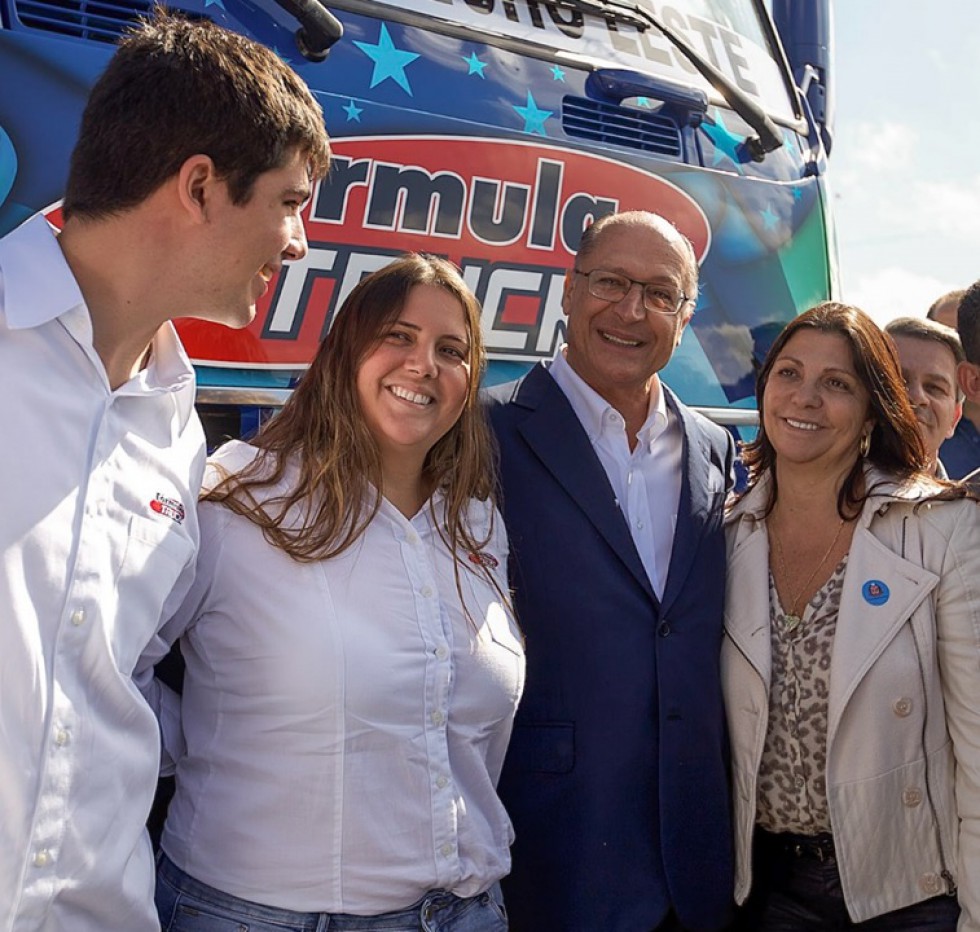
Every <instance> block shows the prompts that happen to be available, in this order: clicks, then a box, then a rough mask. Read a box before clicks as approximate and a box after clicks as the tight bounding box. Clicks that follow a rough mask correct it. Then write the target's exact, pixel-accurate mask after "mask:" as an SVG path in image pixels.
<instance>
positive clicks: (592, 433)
mask: <svg viewBox="0 0 980 932" xmlns="http://www.w3.org/2000/svg"><path fill="white" fill-rule="evenodd" d="M548 371H549V373H550V374H551V376H552V378H553V379H554V380H555V381H556V382H557V383H558V387H559V388H560V389H561V390H562V392H563V393H564V394H565V397H566V398H567V399H568V403H569V404H570V405H571V406H572V410H573V411H574V412H575V415H576V417H578V419H579V422H580V423H581V424H582V427H583V428H584V429H585V432H586V434H587V435H588V437H589V440H590V441H591V442H592V443H593V444H595V443H596V441H597V440H598V439H599V437H600V435H601V434H602V432H603V429H604V428H606V427H607V425H608V420H607V418H608V415H609V413H610V412H613V413H615V414H616V415H617V416H618V417H619V423H620V424H621V422H622V417H621V415H619V412H617V411H616V409H615V408H614V407H613V406H612V405H611V404H609V402H608V401H606V399H605V398H603V397H602V395H600V394H599V393H598V392H597V391H596V390H595V389H594V388H592V386H591V385H589V384H588V383H587V382H586V381H585V379H583V378H582V377H581V376H580V375H579V374H578V373H577V372H576V371H575V370H574V369H573V368H572V367H571V366H570V365H569V364H568V360H567V359H566V358H565V346H564V345H562V346H561V347H559V349H558V352H557V353H556V354H555V358H554V360H553V361H552V363H551V366H550V368H549V369H548ZM666 428H667V399H666V398H665V397H664V392H663V389H662V387H661V385H660V380H659V379H654V380H653V382H652V384H651V387H650V407H649V408H648V409H647V417H646V420H645V421H644V422H643V426H642V427H641V428H640V429H639V430H638V431H637V434H636V436H637V440H638V441H639V442H640V443H642V444H643V445H644V446H646V447H649V446H651V445H652V444H653V443H654V441H655V440H656V439H657V437H659V436H660V435H661V434H662V433H663V432H664V430H665V429H666Z"/></svg>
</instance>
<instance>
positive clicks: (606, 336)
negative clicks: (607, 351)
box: [599, 330, 641, 347]
mask: <svg viewBox="0 0 980 932" xmlns="http://www.w3.org/2000/svg"><path fill="white" fill-rule="evenodd" d="M599 336H601V337H602V339H603V340H605V341H606V342H607V343H612V344H613V346H631V347H636V346H640V345H641V341H640V340H624V339H623V338H622V337H615V336H613V335H612V334H611V333H607V332H606V331H605V330H600V331H599Z"/></svg>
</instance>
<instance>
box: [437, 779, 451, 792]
mask: <svg viewBox="0 0 980 932" xmlns="http://www.w3.org/2000/svg"><path fill="white" fill-rule="evenodd" d="M447 783H449V778H448V777H445V776H440V777H439V778H438V779H437V780H436V786H438V787H439V789H440V790H441V789H444V788H445V787H446V784H447Z"/></svg>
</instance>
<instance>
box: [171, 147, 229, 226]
mask: <svg viewBox="0 0 980 932" xmlns="http://www.w3.org/2000/svg"><path fill="white" fill-rule="evenodd" d="M219 181H220V179H219V178H218V173H217V171H216V169H215V167H214V162H213V161H212V160H211V157H210V156H208V155H201V154H199V155H192V156H190V157H189V158H188V159H186V160H185V161H184V164H183V165H181V166H180V171H178V172H177V197H178V199H179V201H180V204H181V206H182V207H183V208H184V210H186V211H188V213H190V214H191V215H192V217H194V219H197V220H202V221H203V220H207V212H208V208H209V207H210V206H211V202H212V200H213V198H214V192H215V186H216V185H217V184H218V183H219Z"/></svg>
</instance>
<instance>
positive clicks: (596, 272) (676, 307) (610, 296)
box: [573, 269, 691, 316]
mask: <svg viewBox="0 0 980 932" xmlns="http://www.w3.org/2000/svg"><path fill="white" fill-rule="evenodd" d="M573 271H574V272H575V274H576V275H581V276H582V277H583V278H587V279H588V281H589V294H590V295H592V297H593V298H598V299H599V300H600V301H622V300H623V298H625V297H626V296H627V295H628V294H629V293H630V289H631V288H632V287H633V286H634V285H639V286H640V294H642V295H643V307H644V308H645V309H646V310H648V311H656V312H657V313H658V314H669V315H671V316H673V315H674V314H676V313H678V311H680V309H681V308H682V307H683V306H684V305H685V304H686V303H687V302H688V301H690V300H691V299H690V298H689V297H688V296H687V295H686V294H684V292H683V291H681V292H680V293H678V292H677V291H676V290H675V289H673V288H671V287H670V285H663V284H661V283H660V282H638V281H637V280H636V279H634V278H627V277H626V276H625V275H620V274H619V273H618V272H606V271H605V270H603V269H593V270H592V271H591V272H583V271H581V270H580V269H574V270H573Z"/></svg>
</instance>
